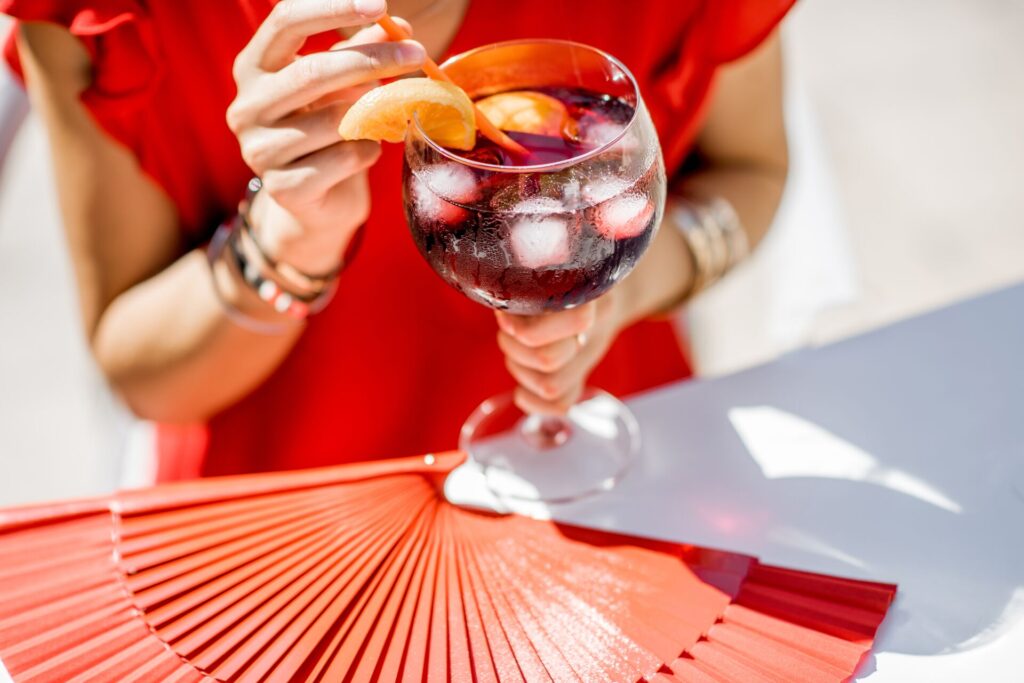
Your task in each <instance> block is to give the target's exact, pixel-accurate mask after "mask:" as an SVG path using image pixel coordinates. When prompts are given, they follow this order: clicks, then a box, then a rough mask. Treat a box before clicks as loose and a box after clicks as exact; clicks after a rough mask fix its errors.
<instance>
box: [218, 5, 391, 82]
mask: <svg viewBox="0 0 1024 683" xmlns="http://www.w3.org/2000/svg"><path fill="white" fill-rule="evenodd" d="M385 9H386V5H385V3H384V0H329V1H327V2H325V1H324V0H281V1H280V2H278V3H277V4H276V5H275V6H274V9H273V10H271V12H270V16H268V17H267V19H266V20H265V21H264V22H263V23H262V24H260V26H259V28H258V29H257V30H256V33H255V34H254V35H253V37H252V40H250V41H249V44H248V45H246V46H245V48H244V49H243V50H242V52H241V53H240V54H239V59H238V60H237V61H236V63H235V64H236V75H237V74H238V72H239V71H241V72H244V71H246V70H254V69H259V70H262V71H277V70H278V69H281V68H282V67H284V66H285V65H287V64H288V63H289V62H291V61H292V60H293V59H294V58H295V55H296V54H298V51H299V49H300V48H301V47H302V45H303V43H305V42H306V39H307V38H309V37H310V36H312V35H315V34H317V33H323V32H325V31H331V30H334V29H339V28H343V27H346V26H359V25H360V24H365V23H368V22H371V21H374V20H376V19H379V18H380V17H381V16H382V15H383V14H384V11H385Z"/></svg>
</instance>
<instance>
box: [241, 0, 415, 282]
mask: <svg viewBox="0 0 1024 683" xmlns="http://www.w3.org/2000/svg"><path fill="white" fill-rule="evenodd" d="M384 11H385V4H384V0H338V1H337V2H323V1H322V0H281V2H279V3H277V5H275V6H274V9H273V11H272V12H271V13H270V16H268V17H267V19H266V21H264V22H263V24H261V25H260V27H259V28H258V29H257V31H256V34H255V35H254V36H253V38H252V40H250V41H249V44H248V45H246V46H245V48H244V49H243V50H242V51H241V52H240V53H239V55H238V57H237V59H236V60H235V65H234V77H235V82H236V84H237V86H238V94H237V96H236V97H235V100H234V101H233V102H232V103H231V106H230V107H229V108H228V112H227V122H228V125H229V126H230V128H231V130H232V132H234V134H235V136H236V137H237V138H238V142H239V144H240V146H241V150H242V157H243V158H244V159H245V162H246V163H247V164H248V165H249V167H250V168H252V170H253V172H254V173H256V175H258V176H259V177H260V178H262V180H263V188H264V190H263V191H262V192H260V193H259V195H258V196H257V201H256V202H255V205H254V206H253V207H251V210H250V217H251V221H252V224H253V226H254V228H255V229H256V230H257V231H258V232H259V234H260V236H261V238H262V242H264V244H265V246H266V248H267V249H268V251H270V252H271V253H272V255H273V256H274V257H275V258H277V259H278V260H282V261H284V262H287V263H288V264H289V265H292V266H294V267H296V268H298V269H300V270H303V271H305V272H309V273H323V272H327V271H330V270H331V269H332V268H334V267H335V266H336V265H337V263H338V260H339V259H340V258H341V254H342V252H343V251H344V248H345V245H347V244H348V241H349V240H350V239H351V237H352V235H353V234H354V233H355V231H356V230H357V229H358V228H359V226H360V225H362V224H363V222H365V221H366V218H367V217H368V216H369V212H370V192H369V187H368V183H367V176H366V170H367V168H369V167H370V166H371V165H373V163H374V162H375V161H376V160H377V158H378V157H379V156H380V145H379V143H375V142H370V141H366V140H358V141H350V142H346V141H342V140H341V139H340V138H339V136H338V131H337V129H338V124H339V122H340V121H341V119H342V117H343V116H344V114H345V111H346V110H347V109H348V107H349V106H351V104H352V103H353V102H354V101H355V100H356V99H358V98H359V96H360V95H362V94H363V93H364V92H366V90H368V89H369V88H371V87H373V86H374V85H376V84H377V80H378V79H381V78H389V77H393V76H399V75H401V74H405V73H410V72H413V71H416V70H417V69H419V68H420V67H421V66H422V64H423V61H424V58H425V57H426V53H425V52H424V50H423V47H422V46H421V45H420V44H419V43H416V42H413V41H402V42H388V41H387V36H386V35H385V34H384V31H383V30H382V29H381V28H380V27H378V26H370V27H368V28H364V29H363V30H361V31H359V32H358V33H356V34H355V35H354V36H353V37H352V38H350V39H348V40H345V41H343V42H341V43H338V44H336V45H335V46H334V47H333V49H331V50H330V51H328V52H321V53H316V54H310V55H304V56H300V55H299V54H298V50H299V49H300V48H301V47H302V44H303V43H304V42H305V40H306V39H307V38H308V37H309V36H311V35H313V34H316V33H321V32H323V31H329V30H334V29H339V28H342V27H348V26H359V25H362V24H367V23H369V22H371V21H373V20H375V19H377V18H378V17H380V16H381V15H382V14H383V13H384ZM403 25H404V26H405V28H406V29H407V30H408V29H409V28H410V27H409V26H408V24H403Z"/></svg>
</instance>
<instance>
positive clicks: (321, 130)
mask: <svg viewBox="0 0 1024 683" xmlns="http://www.w3.org/2000/svg"><path fill="white" fill-rule="evenodd" d="M349 106H351V102H349V101H341V102H335V103H332V104H328V105H326V106H322V107H320V108H318V109H315V110H313V111H307V112H302V113H299V114H294V115H292V116H289V117H288V118H285V119H283V120H281V121H280V122H279V123H277V124H276V125H274V126H270V127H255V128H251V129H249V130H246V131H244V132H242V133H241V134H239V136H238V139H239V144H240V146H241V149H242V158H243V159H245V163H246V164H248V165H249V168H251V169H252V170H253V171H254V172H255V173H256V175H263V174H264V173H266V172H267V171H268V170H270V169H272V168H279V167H282V166H287V165H288V164H290V163H292V162H294V161H296V160H298V159H301V158H302V157H304V156H306V155H307V154H312V153H313V152H316V151H317V150H319V149H323V148H324V147H328V146H330V145H332V144H334V143H336V142H338V123H339V122H340V121H341V119H342V117H343V116H344V115H345V112H346V111H347V110H348V108H349Z"/></svg>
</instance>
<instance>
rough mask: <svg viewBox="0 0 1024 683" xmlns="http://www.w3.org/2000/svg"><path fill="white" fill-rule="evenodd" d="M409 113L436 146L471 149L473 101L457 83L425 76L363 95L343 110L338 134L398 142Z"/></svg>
mask: <svg viewBox="0 0 1024 683" xmlns="http://www.w3.org/2000/svg"><path fill="white" fill-rule="evenodd" d="M413 114H416V115H417V117H418V118H419V122H420V126H421V127H422V128H423V132H424V133H426V134H427V136H428V137H429V138H430V139H431V140H433V141H434V142H436V143H438V144H439V145H442V146H444V147H451V148H452V149H463V150H468V149H473V145H474V144H475V143H476V117H475V116H474V113H473V102H472V101H470V99H469V97H468V96H467V95H466V93H465V92H464V91H463V90H462V88H460V87H458V86H457V85H453V84H452V83H445V82H443V81H435V80H432V79H429V78H405V79H402V80H399V81H395V82H393V83H388V84H387V85H382V86H380V87H377V88H374V89H373V90H371V91H370V92H368V93H366V94H364V95H363V96H362V97H360V98H359V99H358V100H356V102H355V104H353V105H352V107H351V108H350V109H349V110H348V111H347V112H346V113H345V117H344V118H343V119H342V120H341V125H340V126H338V133H340V134H341V137H342V138H343V139H345V140H376V141H378V142H379V141H381V140H384V141H386V142H401V141H402V140H404V139H405V131H406V129H407V128H408V127H409V122H410V121H411V120H412V116H413Z"/></svg>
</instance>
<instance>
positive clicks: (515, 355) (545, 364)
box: [498, 330, 581, 372]
mask: <svg viewBox="0 0 1024 683" xmlns="http://www.w3.org/2000/svg"><path fill="white" fill-rule="evenodd" d="M580 346H581V344H580V340H579V337H578V336H572V337H569V338H567V339H559V340H558V341H556V342H552V343H550V344H547V345H545V346H538V347H532V346H527V345H526V344H523V343H522V342H520V341H518V340H517V339H516V338H515V337H513V336H512V335H510V334H508V333H507V332H505V331H504V330H502V331H500V332H498V348H500V349H501V351H502V353H504V354H505V356H506V357H508V358H509V359H511V360H513V361H515V362H516V363H518V364H519V365H522V366H524V367H527V368H532V369H534V370H540V371H541V372H554V371H555V370H559V369H561V368H563V367H565V366H566V365H568V364H569V361H571V360H572V359H573V358H575V357H576V353H577V352H578V351H579V350H580Z"/></svg>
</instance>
